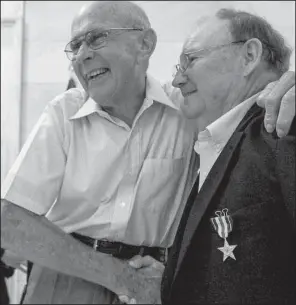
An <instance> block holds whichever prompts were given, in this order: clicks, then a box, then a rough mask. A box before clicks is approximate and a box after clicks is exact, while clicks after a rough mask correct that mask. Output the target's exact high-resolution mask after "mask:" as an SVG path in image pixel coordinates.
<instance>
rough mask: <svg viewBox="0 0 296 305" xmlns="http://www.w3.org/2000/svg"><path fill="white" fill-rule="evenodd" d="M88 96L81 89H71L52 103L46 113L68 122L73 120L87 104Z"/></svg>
mask: <svg viewBox="0 0 296 305" xmlns="http://www.w3.org/2000/svg"><path fill="white" fill-rule="evenodd" d="M86 100H87V95H86V93H85V91H84V90H82V89H80V88H71V89H69V90H67V91H65V92H63V93H61V94H59V95H57V96H56V97H55V98H54V99H53V100H52V101H50V102H49V103H48V105H47V107H46V111H47V112H49V113H51V114H53V115H55V116H58V117H59V118H60V119H62V120H64V121H66V120H68V119H69V118H71V117H72V116H73V115H74V114H75V113H76V112H77V111H78V110H79V109H80V108H81V107H82V106H83V104H84V103H85V102H86Z"/></svg>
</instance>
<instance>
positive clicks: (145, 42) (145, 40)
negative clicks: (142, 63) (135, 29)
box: [141, 28, 157, 58]
mask: <svg viewBox="0 0 296 305" xmlns="http://www.w3.org/2000/svg"><path fill="white" fill-rule="evenodd" d="M141 42H142V44H141V52H142V54H143V56H144V57H147V58H150V56H151V55H152V53H153V52H154V50H155V47H156V42H157V36H156V33H155V31H154V30H153V29H151V28H150V29H146V30H144V31H143V35H142V41H141Z"/></svg>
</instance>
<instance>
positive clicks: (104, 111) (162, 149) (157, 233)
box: [2, 1, 294, 304]
mask: <svg viewBox="0 0 296 305" xmlns="http://www.w3.org/2000/svg"><path fill="white" fill-rule="evenodd" d="M71 36H72V38H71V42H70V43H69V44H67V46H66V49H65V51H66V53H67V55H68V57H69V59H70V60H71V61H72V62H73V67H74V70H75V73H76V74H77V76H78V78H79V81H80V82H81V84H82V86H83V88H84V89H85V92H86V94H85V92H83V91H81V90H79V89H72V90H69V91H67V92H66V93H63V94H61V95H59V96H58V97H56V98H55V99H54V100H53V101H52V102H50V103H49V104H48V106H47V107H46V109H45V111H44V112H43V114H42V115H41V117H40V119H39V121H38V123H37V124H36V126H35V128H34V129H33V131H32V133H31V134H30V136H29V138H28V140H27V142H26V143H25V145H24V147H23V149H22V151H21V153H20V155H19V157H18V158H17V160H16V162H15V164H14V165H13V167H12V169H11V171H10V172H9V174H8V176H7V178H6V180H5V182H4V183H3V188H2V198H3V199H4V200H2V203H3V213H2V217H3V219H4V218H5V217H6V216H7V215H9V219H11V217H12V219H13V218H14V219H15V220H18V219H20V220H21V219H35V218H36V215H38V216H37V217H39V218H38V219H40V223H39V224H38V225H40V228H42V230H43V232H46V234H47V235H48V236H50V235H51V234H53V233H54V236H55V238H59V240H60V241H62V242H63V245H65V243H66V246H65V247H66V249H67V250H66V251H65V252H66V253H65V254H64V257H65V258H66V257H67V253H69V252H71V253H77V255H79V253H80V251H81V248H80V243H79V242H82V243H84V244H86V245H88V246H90V247H89V250H88V252H87V253H86V254H85V251H84V254H85V255H88V259H91V258H92V257H93V256H92V253H93V251H94V249H95V250H96V251H100V252H103V253H106V254H110V255H113V256H115V257H117V258H120V259H129V258H131V257H133V256H135V255H137V254H139V255H142V256H151V257H154V258H155V259H156V260H158V261H159V262H161V263H164V262H165V261H166V255H167V249H168V248H170V247H171V245H172V243H173V240H174V238H175V235H176V231H177V228H178V225H179V221H180V218H181V215H182V212H183V208H184V205H185V202H186V199H187V197H188V195H189V192H190V189H191V187H192V184H193V181H194V180H195V178H196V176H197V170H198V160H197V159H196V155H195V153H194V150H193V146H194V142H195V134H196V123H195V121H194V120H187V119H186V118H185V117H183V116H182V115H180V113H179V111H178V108H177V107H176V105H175V103H173V102H172V100H171V99H170V98H169V96H168V95H169V94H170V93H168V94H166V92H165V91H164V90H163V88H162V87H161V85H160V84H159V83H158V82H157V81H156V80H155V79H153V78H152V77H151V76H149V75H147V74H146V72H147V68H148V64H149V59H150V56H151V55H152V53H153V51H154V49H155V46H156V34H155V32H154V31H153V29H151V27H150V23H149V20H148V18H147V16H146V14H145V13H144V12H143V11H142V10H141V9H140V8H139V7H138V6H137V5H135V4H133V3H130V2H115V1H111V2H108V1H106V2H105V1H104V2H95V3H92V4H90V5H87V6H85V7H83V9H82V10H81V11H80V12H79V14H78V15H77V17H76V18H75V20H74V21H73V24H72V31H71ZM287 84H288V85H287ZM279 85H280V88H274V90H276V92H278V91H279V92H280V95H279V98H278V99H277V100H276V101H275V104H274V105H275V106H274V107H277V106H276V105H278V104H279V101H280V100H281V98H282V97H283V95H284V93H285V92H286V91H289V90H290V88H291V87H292V86H293V85H294V81H293V83H292V84H291V77H289V76H288V77H287V78H286V79H285V78H284V79H282V80H281V82H280V83H279ZM267 91H269V89H267ZM283 91H284V92H283ZM88 95H89V97H88ZM288 100H289V101H290V100H291V98H288ZM283 101H285V98H284V99H283ZM290 107H291V106H290ZM283 111H285V110H283ZM275 117H276V116H275ZM289 124H290V121H289V122H287V124H286V125H285V126H284V127H287V126H289ZM29 211H30V212H29ZM32 213H33V214H32ZM12 221H13V220H12ZM28 222H29V221H28ZM43 224H44V225H43ZM56 227H59V228H61V229H62V230H63V231H64V232H65V233H68V234H63V233H62V232H58V231H57V230H56ZM40 231H41V230H40ZM70 233H71V234H72V235H73V236H74V237H75V238H76V239H77V240H78V241H77V240H75V239H73V238H71V236H70V235H69V234H70ZM40 234H41V233H40ZM3 239H4V238H3ZM4 241H5V240H4ZM65 262H66V261H65ZM46 263H47V264H48V266H50V267H51V268H52V269H54V270H56V269H57V267H55V261H54V258H51V257H48V259H47V262H46ZM65 268H66V267H65ZM70 268H71V275H75V277H74V276H69V275H66V274H64V273H58V272H57V271H54V270H50V269H47V268H43V267H41V266H39V265H37V264H36V265H34V267H33V270H32V274H31V277H30V282H29V286H28V293H27V296H26V298H25V303H37V302H39V303H43V304H54V303H57V302H58V303H72V304H76V303H77V304H78V303H80V304H89V303H91V304H98V303H100V304H102V303H112V302H114V301H115V300H116V295H115V294H114V293H112V292H111V291H109V290H107V289H105V288H104V287H102V286H100V285H96V284H94V283H91V282H88V281H85V280H83V279H81V278H80V275H81V271H80V270H81V269H79V268H78V266H77V265H75V264H72V265H71V266H70ZM85 268H87V267H85ZM86 271H87V272H92V271H93V270H86ZM49 283H50V284H49Z"/></svg>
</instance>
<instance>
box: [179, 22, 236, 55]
mask: <svg viewBox="0 0 296 305" xmlns="http://www.w3.org/2000/svg"><path fill="white" fill-rule="evenodd" d="M230 41H231V33H230V31H229V22H228V21H226V20H221V19H218V18H217V17H211V18H207V19H206V20H205V21H204V22H202V23H199V24H198V25H197V26H196V28H195V29H194V30H193V31H192V32H191V33H190V35H189V36H188V37H187V38H186V40H185V42H184V45H183V48H182V54H185V53H189V52H194V51H197V50H200V49H206V48H209V47H213V46H217V45H221V44H225V43H228V42H230ZM182 54H181V56H182Z"/></svg>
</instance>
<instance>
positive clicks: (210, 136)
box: [194, 93, 260, 190]
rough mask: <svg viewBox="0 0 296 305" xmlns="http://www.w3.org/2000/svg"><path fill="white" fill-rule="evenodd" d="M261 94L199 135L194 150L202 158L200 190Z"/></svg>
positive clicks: (240, 105)
mask: <svg viewBox="0 0 296 305" xmlns="http://www.w3.org/2000/svg"><path fill="white" fill-rule="evenodd" d="M259 94H260V93H257V94H256V95H254V96H252V97H250V98H249V99H247V100H245V101H244V102H242V103H240V104H239V105H237V106H236V107H234V108H232V109H231V110H230V111H228V112H227V113H225V114H224V115H222V116H221V117H220V118H219V119H217V120H216V121H214V122H213V123H211V124H210V125H208V126H207V127H206V129H205V130H203V131H201V132H199V133H198V139H197V141H196V142H195V145H194V150H195V151H196V153H197V154H199V156H200V176H199V190H200V189H201V187H202V185H203V183H204V181H205V180H206V178H207V175H208V174H209V172H210V170H211V168H212V166H213V165H214V163H215V162H216V160H217V159H218V157H219V155H220V153H221V151H222V150H223V148H224V146H225V145H226V144H227V142H228V140H229V139H230V138H231V136H232V134H233V133H234V131H235V129H236V128H237V126H238V125H239V123H240V122H241V120H242V119H243V117H244V116H245V114H246V113H247V112H248V110H249V109H250V108H251V107H252V106H253V104H254V103H255V102H256V97H257V96H258V95H259Z"/></svg>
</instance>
